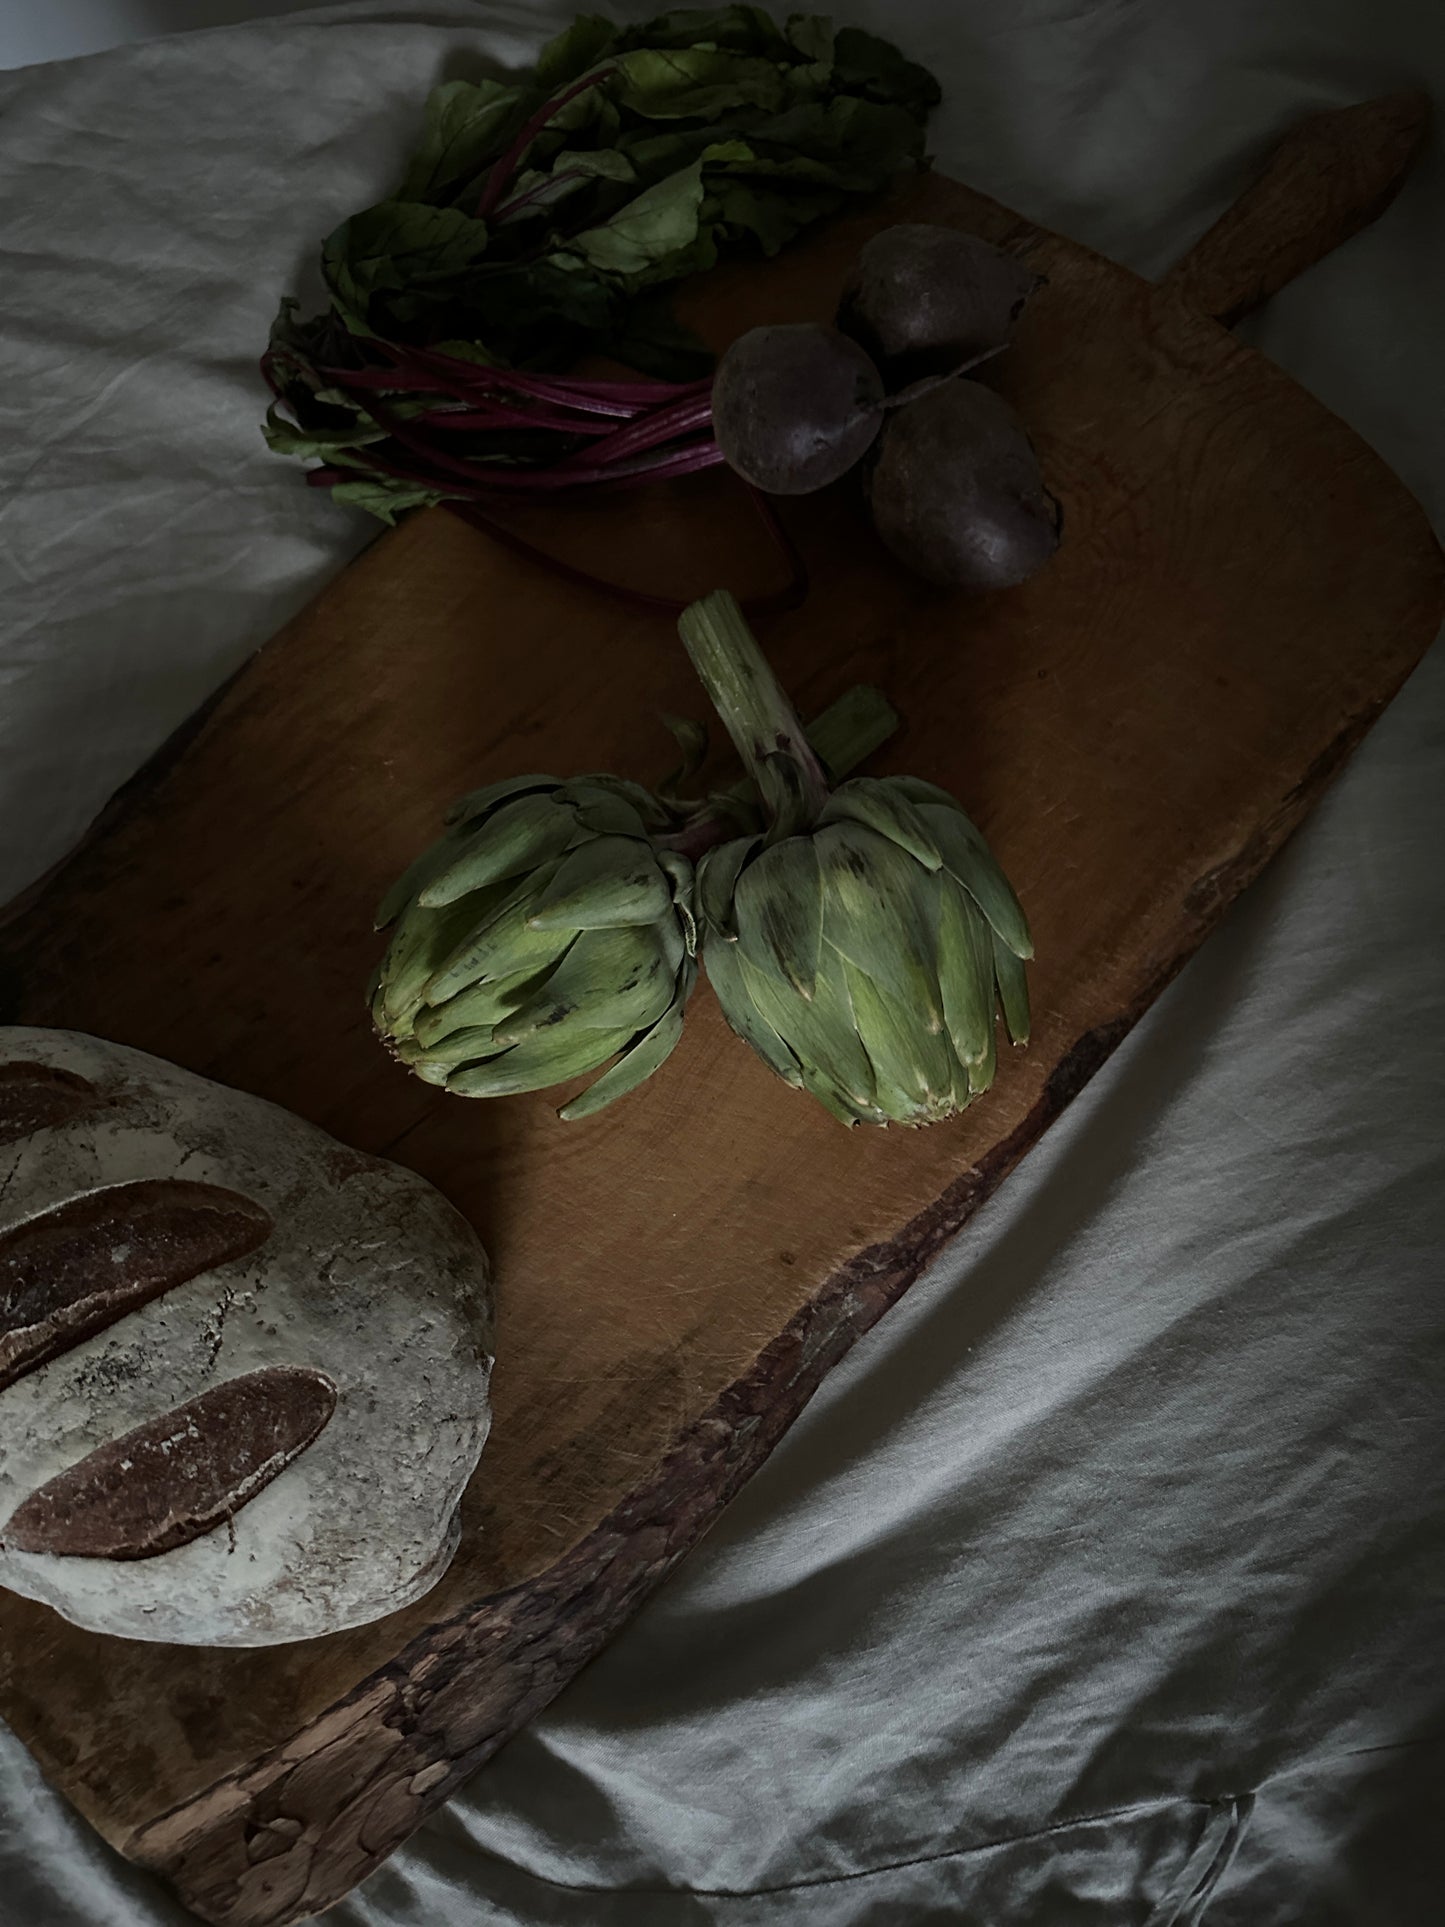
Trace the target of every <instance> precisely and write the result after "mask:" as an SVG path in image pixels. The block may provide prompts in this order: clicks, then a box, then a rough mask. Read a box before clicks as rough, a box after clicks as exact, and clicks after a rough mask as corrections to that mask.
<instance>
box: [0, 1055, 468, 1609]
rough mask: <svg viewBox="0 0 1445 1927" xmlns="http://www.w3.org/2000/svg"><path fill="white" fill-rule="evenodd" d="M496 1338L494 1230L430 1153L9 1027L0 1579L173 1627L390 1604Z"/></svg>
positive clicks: (409, 1589)
mask: <svg viewBox="0 0 1445 1927" xmlns="http://www.w3.org/2000/svg"><path fill="white" fill-rule="evenodd" d="M491 1363H492V1308H491V1294H490V1285H489V1274H488V1267H487V1260H486V1254H485V1253H484V1252H483V1250H482V1248H481V1245H480V1244H479V1243H478V1241H477V1239H476V1236H475V1234H474V1233H473V1231H472V1229H471V1227H470V1226H469V1225H468V1224H467V1222H466V1220H465V1219H464V1218H462V1216H461V1215H460V1213H458V1212H457V1211H455V1210H453V1208H452V1207H451V1206H450V1205H449V1204H448V1203H447V1202H446V1201H445V1199H443V1198H442V1197H441V1196H440V1195H439V1194H438V1193H437V1192H436V1191H434V1190H433V1189H432V1188H431V1186H430V1185H428V1184H426V1183H425V1182H424V1181H423V1180H422V1179H421V1178H419V1177H417V1176H415V1175H414V1174H413V1173H412V1172H409V1171H405V1170H402V1169H401V1168H400V1167H398V1166H396V1165H392V1164H388V1163H386V1162H384V1161H383V1160H381V1159H378V1158H372V1157H365V1156H363V1155H361V1154H360V1153H358V1152H355V1151H352V1150H349V1149H347V1148H346V1147H345V1146H343V1145H341V1144H339V1143H337V1142H336V1141H335V1140H334V1139H333V1138H330V1137H328V1136H327V1135H326V1134H325V1133H324V1132H322V1131H320V1130H318V1129H317V1128H316V1127H315V1126H314V1125H310V1124H307V1123H305V1122H304V1121H303V1120H301V1119H300V1118H297V1117H294V1116H292V1115H291V1114H290V1113H289V1112H286V1111H283V1110H280V1109H278V1108H277V1107H276V1106H275V1105H273V1104H267V1103H264V1102H263V1101H261V1100H260V1099H258V1098H254V1097H248V1096H245V1095H243V1094H242V1093H240V1092H238V1091H233V1090H227V1089H225V1088H223V1087H222V1086H221V1085H218V1084H213V1083H209V1082H207V1081H206V1080H205V1079H203V1078H200V1077H196V1076H194V1075H192V1074H191V1073H190V1072H188V1071H183V1070H180V1069H178V1068H177V1067H176V1066H174V1065H172V1064H167V1063H164V1062H162V1061H161V1060H160V1059H158V1058H155V1057H150V1056H147V1055H145V1054H144V1053H142V1052H140V1051H135V1050H130V1049H127V1048H124V1047H122V1046H119V1045H115V1044H107V1043H102V1042H100V1041H99V1040H97V1039H95V1038H92V1037H83V1036H80V1035H77V1034H76V1033H73V1032H68V1031H45V1030H25V1029H9V1030H5V1029H0V1585H4V1586H8V1587H10V1588H11V1589H12V1590H13V1591H15V1592H19V1593H23V1594H25V1595H26V1596H27V1597H29V1598H32V1599H39V1600H43V1601H45V1603H46V1604H48V1605H50V1606H53V1607H54V1608H55V1609H56V1611H57V1612H60V1613H62V1614H64V1616H65V1617H66V1618H67V1619H71V1620H74V1621H75V1622H76V1623H77V1624H79V1625H82V1626H86V1627H90V1628H92V1629H93V1630H94V1631H97V1632H105V1633H116V1634H120V1635H122V1636H124V1637H128V1638H134V1639H151V1640H170V1641H178V1642H183V1643H186V1644H194V1645H220V1646H261V1645H269V1644H271V1643H273V1642H275V1641H279V1640H287V1639H305V1638H311V1637H313V1636H315V1635H317V1634H321V1633H328V1632H337V1631H340V1630H341V1629H343V1628H345V1627H348V1626H356V1625H360V1624H363V1623H364V1622H365V1621H367V1620H371V1619H376V1618H379V1617H380V1616H381V1615H382V1614H384V1613H388V1612H392V1611H395V1610H397V1609H398V1608H400V1607H402V1606H406V1605H409V1604H410V1603H411V1602H412V1601H413V1600H415V1599H417V1598H419V1597H420V1596H421V1595H422V1594H423V1593H425V1592H426V1591H427V1590H428V1588H429V1587H431V1586H432V1585H434V1584H435V1583H436V1581H437V1580H438V1579H439V1578H440V1577H441V1575H442V1573H443V1572H444V1571H445V1570H446V1568H447V1565H448V1564H449V1563H450V1560H451V1558H452V1554H453V1553H454V1551H455V1549H456V1544H457V1538H458V1532H459V1526H458V1521H457V1505H458V1501H459V1499H460V1497H461V1493H462V1489H463V1487H464V1486H465V1485H466V1482H467V1480H468V1478H469V1477H470V1475H471V1473H472V1470H473V1469H474V1467H475V1465H476V1462H477V1458H478V1455H479V1454H480V1452H481V1449H482V1445H483V1442H484V1441H485V1438H486V1435H487V1427H488V1423H489V1408H488V1402H487V1383H488V1376H489V1373H490V1369H491Z"/></svg>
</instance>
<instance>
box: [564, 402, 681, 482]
mask: <svg viewBox="0 0 1445 1927" xmlns="http://www.w3.org/2000/svg"><path fill="white" fill-rule="evenodd" d="M711 423H712V398H711V396H710V395H703V396H698V397H690V398H689V399H688V400H686V401H680V402H674V403H673V405H672V406H671V407H670V408H658V409H654V410H653V412H652V413H651V414H650V415H643V416H641V417H640V418H639V419H638V420H637V421H633V422H629V423H628V424H627V426H626V427H625V428H614V429H613V430H612V432H611V434H610V435H605V436H603V438H602V439H601V440H600V441H596V442H593V443H592V444H591V445H590V446H589V447H587V448H579V449H578V450H577V451H576V452H575V453H574V454H572V455H564V456H563V458H562V460H561V461H560V462H559V463H558V464H557V466H558V467H559V468H569V467H574V466H576V464H577V463H579V462H587V463H592V464H600V463H602V462H615V461H622V460H624V459H625V458H626V457H627V456H629V455H637V454H640V453H641V452H642V451H643V450H644V449H648V448H656V447H657V446H658V444H659V443H661V442H670V441H674V440H677V439H678V438H679V437H681V436H683V435H687V434H691V433H693V432H694V431H695V430H697V429H699V428H708V427H710V426H711Z"/></svg>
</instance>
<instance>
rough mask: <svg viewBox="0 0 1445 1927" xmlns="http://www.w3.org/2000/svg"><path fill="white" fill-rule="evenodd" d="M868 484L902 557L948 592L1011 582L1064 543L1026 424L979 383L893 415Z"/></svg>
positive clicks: (958, 386)
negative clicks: (948, 589) (954, 589)
mask: <svg viewBox="0 0 1445 1927" xmlns="http://www.w3.org/2000/svg"><path fill="white" fill-rule="evenodd" d="M865 488H866V492H867V496H868V506H869V508H870V510H871V511H872V515H873V523H874V526H875V527H876V529H877V530H878V533H879V535H880V536H882V538H883V540H884V542H885V543H886V544H887V545H888V547H889V548H890V549H891V550H892V551H893V553H894V555H896V556H897V558H898V560H899V561H900V562H902V563H903V564H904V565H905V567H907V568H909V569H912V570H913V571H914V572H915V573H916V574H918V575H921V576H924V577H926V578H927V580H928V581H930V582H937V583H940V584H942V585H943V586H945V587H947V588H967V589H1006V588H1009V587H1011V586H1012V585H1013V584H1014V583H1016V582H1024V581H1027V579H1028V578H1029V577H1030V576H1031V575H1035V574H1037V572H1038V571H1039V570H1040V569H1041V568H1042V567H1043V566H1044V564H1045V563H1046V562H1047V561H1048V559H1049V557H1050V556H1051V555H1052V554H1053V552H1054V550H1055V549H1056V548H1057V547H1058V542H1059V505H1058V503H1057V502H1056V501H1055V500H1054V498H1053V496H1052V495H1050V494H1049V492H1048V490H1047V489H1046V488H1045V487H1044V483H1043V477H1042V476H1041V475H1040V473H1039V465H1038V459H1037V457H1036V456H1035V454H1034V451H1033V444H1032V443H1031V442H1030V441H1029V438H1028V435H1027V434H1026V433H1025V431H1024V425H1023V423H1022V422H1021V421H1020V420H1019V418H1018V416H1017V415H1016V414H1015V413H1014V411H1013V409H1012V408H1010V407H1009V405H1008V403H1007V402H1006V401H1005V400H1004V399H1003V397H1002V396H1001V395H998V394H996V393H995V392H994V391H993V389H991V388H984V387H983V386H981V385H980V384H979V383H978V382H974V381H966V380H958V381H949V382H944V383H943V384H942V385H941V386H940V387H938V388H934V389H932V390H930V391H929V393H927V394H926V395H923V396H921V397H920V398H919V399H918V400H917V401H914V402H910V403H909V404H908V406H907V407H905V408H899V409H895V410H894V411H893V412H892V413H890V414H889V416H888V419H887V425H886V426H885V428H884V430H883V434H882V437H881V439H880V440H879V443H878V449H877V455H876V458H875V459H874V460H873V461H872V462H871V463H870V464H869V467H868V471H867V474H866V477H865Z"/></svg>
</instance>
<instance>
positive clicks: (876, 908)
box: [679, 592, 1033, 1125]
mask: <svg viewBox="0 0 1445 1927" xmlns="http://www.w3.org/2000/svg"><path fill="white" fill-rule="evenodd" d="M679 627H680V631H681V634H682V637H683V641H684V642H685V643H686V645H687V649H688V653H689V654H690V655H691V657H692V659H693V662H694V664H695V666H696V667H697V669H698V672H699V674H700V676H701V677H702V680H703V683H704V684H705V686H706V687H707V689H708V692H709V694H710V695H711V696H712V698H713V700H714V702H715V704H716V705H717V708H718V711H719V714H720V715H721V716H722V718H723V721H724V722H725V723H726V724H727V726H728V729H729V732H730V733H731V734H732V736H733V740H734V741H735V742H736V744H737V746H738V749H739V751H740V752H741V754H742V756H743V758H744V761H745V763H746V764H747V766H748V768H749V770H750V772H751V773H752V774H753V776H754V778H755V780H756V782H757V784H758V787H759V789H760V790H761V791H762V793H763V796H764V799H765V802H766V805H767V809H768V813H769V816H770V818H771V825H770V828H769V829H768V830H767V831H766V833H764V834H757V835H744V836H738V837H734V838H733V839H732V840H730V841H729V842H726V843H723V844H721V845H720V846H718V847H716V848H714V849H711V850H709V851H708V852H707V853H706V854H704V855H703V856H702V858H701V861H700V863H699V866H698V874H697V905H698V912H699V922H700V928H701V932H702V954H703V963H704V966H705V968H706V971H707V975H708V979H709V981H710V983H711V984H712V987H713V990H714V991H715V992H716V995H717V998H718V1002H719V1003H720V1004H721V1006H722V1009H723V1014H724V1015H725V1016H726V1018H727V1020H728V1022H729V1024H731V1026H732V1028H733V1029H734V1030H735V1031H736V1032H737V1033H738V1034H739V1036H741V1037H743V1038H744V1039H745V1040H746V1041H747V1042H748V1043H749V1044H751V1045H752V1047H753V1049H754V1050H755V1051H756V1052H757V1053H758V1055H759V1056H760V1057H761V1058H762V1059H763V1061H764V1062H765V1063H766V1064H768V1065H769V1066H771V1068H772V1069H773V1070H774V1071H776V1072H777V1074H778V1075H779V1076H780V1077H782V1078H784V1079H786V1080H787V1082H788V1083H790V1084H792V1085H794V1086H795V1087H798V1088H800V1089H804V1090H807V1091H809V1092H811V1093H812V1095H813V1096H814V1097H815V1098H817V1099H818V1101H819V1102H820V1103H821V1104H823V1105H824V1106H825V1107H826V1108H827V1109H828V1110H829V1111H831V1112H832V1114H833V1115H834V1116H835V1117H837V1118H840V1119H841V1120H842V1121H843V1122H844V1123H845V1124H849V1125H852V1124H859V1123H867V1124H890V1123H897V1124H929V1123H934V1122H936V1121H938V1120H939V1119H942V1118H947V1117H951V1116H953V1115H954V1114H955V1113H956V1112H958V1111H961V1110H962V1109H963V1108H964V1107H965V1105H967V1104H969V1103H971V1102H972V1101H973V1100H974V1099H975V1098H976V1097H978V1096H980V1095H981V1094H982V1093H983V1092H984V1091H986V1090H987V1089H988V1088H989V1086H990V1085H991V1084H992V1082H993V1078H994V1071H995V1066H996V1061H997V1053H996V1044H995V1034H996V1009H997V1007H998V1006H1000V1005H1001V1006H1002V1010H1003V1017H1004V1023H1005V1025H1006V1027H1007V1030H1008V1034H1009V1036H1010V1037H1011V1038H1012V1039H1013V1041H1014V1042H1015V1043H1024V1042H1026V1041H1027V1038H1028V1030H1029V1002H1028V986H1027V983H1026V981H1025V975H1024V961H1025V959H1027V958H1028V957H1030V956H1032V954H1033V945H1032V941H1031V939H1030V936H1029V930H1028V924H1027V922H1026V920H1025V918H1024V914H1023V911H1022V910H1021V908H1020V907H1019V903H1018V899H1017V897H1016V896H1015V895H1014V892H1013V890H1012V888H1011V887H1010V885H1009V882H1008V879H1007V878H1006V877H1005V876H1004V874H1003V871H1002V870H1001V869H1000V868H999V866H998V864H997V863H996V862H995V860H994V858H993V856H992V854H991V853H990V851H989V848H988V845H987V844H986V843H985V841H984V839H983V837H982V835H981V834H980V833H979V831H978V830H977V829H976V828H975V826H974V825H973V824H972V823H971V822H970V820H969V819H968V817H967V816H966V815H965V814H964V812H963V811H962V810H961V809H960V808H959V806H958V804H957V803H956V802H955V801H954V799H953V798H952V797H951V796H950V795H949V794H948V793H947V791H945V790H941V789H938V788H936V787H935V786H934V785H933V784H931V783H925V782H920V781H918V780H916V779H914V778H912V777H887V778H868V777H858V778H854V779H853V780H852V781H850V782H845V783H843V784H841V785H840V786H839V787H838V788H836V789H830V788H829V786H828V782H827V778H826V776H825V774H824V772H823V770H822V768H821V767H820V765H819V764H818V761H817V759H816V757H814V756H813V755H812V753H811V751H810V750H809V748H808V744H807V741H806V739H805V738H804V736H803V734H802V731H801V729H800V727H799V725H798V722H797V718H796V717H795V715H794V714H793V711H792V708H791V705H790V704H789V703H788V700H787V697H786V696H785V695H784V694H783V692H782V690H781V689H780V688H779V687H778V684H777V683H776V681H775V679H774V678H773V675H772V672H771V670H770V669H769V668H768V666H767V664H766V662H765V661H764V660H763V657H762V655H761V653H760V652H759V650H758V648H757V645H756V643H755V642H754V640H753V638H752V636H751V634H750V632H749V631H748V628H747V624H746V622H745V620H744V618H743V615H742V611H741V610H740V609H739V607H738V605H737V603H736V602H735V601H734V599H733V598H732V597H731V596H729V595H727V594H726V593H725V592H718V593H717V594H715V595H712V596H709V597H707V598H705V600H704V601H703V602H701V603H695V604H694V605H693V606H692V608H691V609H689V610H688V611H687V612H686V614H685V615H684V616H683V618H682V620H681V623H680V625H679Z"/></svg>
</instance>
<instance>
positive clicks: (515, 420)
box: [411, 404, 618, 439]
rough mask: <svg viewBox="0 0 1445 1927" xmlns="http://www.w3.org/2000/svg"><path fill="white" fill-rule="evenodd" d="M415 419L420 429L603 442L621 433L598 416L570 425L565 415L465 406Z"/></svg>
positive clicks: (438, 411) (440, 409)
mask: <svg viewBox="0 0 1445 1927" xmlns="http://www.w3.org/2000/svg"><path fill="white" fill-rule="evenodd" d="M411 419H412V421H413V422H415V423H416V424H417V425H418V426H419V427H425V428H445V429H463V428H467V429H478V430H486V429H489V428H540V429H546V430H548V431H549V432H550V433H553V434H558V435H592V436H594V437H600V438H603V439H605V438H606V437H607V436H609V435H615V434H617V433H618V430H617V429H615V428H614V427H613V426H612V424H611V422H610V421H601V420H599V419H598V418H597V416H595V415H587V416H584V417H583V418H582V419H581V420H580V421H568V420H567V418H566V416H565V415H543V414H536V413H529V412H528V411H527V410H526V409H525V408H503V407H501V406H500V405H493V406H489V407H486V408H469V407H467V406H466V405H465V404H462V405H458V406H456V407H452V408H432V409H429V410H428V411H427V413H426V414H424V415H413V416H412V418H411Z"/></svg>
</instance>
